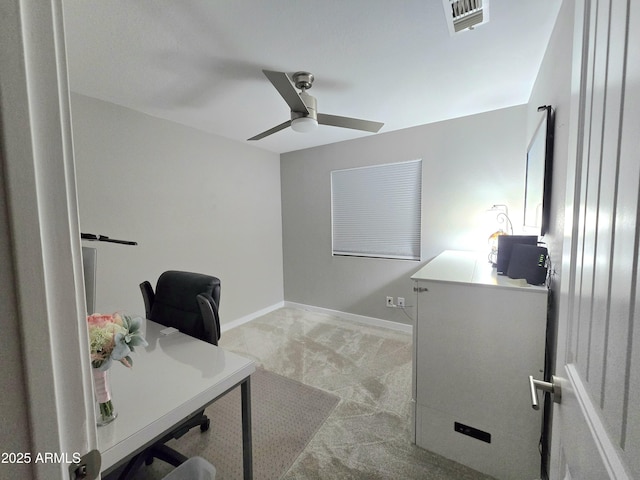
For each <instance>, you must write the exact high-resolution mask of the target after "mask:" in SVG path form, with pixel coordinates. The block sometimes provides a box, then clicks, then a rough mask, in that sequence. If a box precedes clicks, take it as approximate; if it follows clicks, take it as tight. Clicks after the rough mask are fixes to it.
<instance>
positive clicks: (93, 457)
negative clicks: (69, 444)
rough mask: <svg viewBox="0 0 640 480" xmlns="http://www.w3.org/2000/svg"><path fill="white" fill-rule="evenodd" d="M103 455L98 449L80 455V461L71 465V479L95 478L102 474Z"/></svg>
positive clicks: (91, 479) (92, 479)
mask: <svg viewBox="0 0 640 480" xmlns="http://www.w3.org/2000/svg"><path fill="white" fill-rule="evenodd" d="M101 465H102V457H101V456H100V452H99V451H98V450H91V451H90V452H89V453H86V454H85V455H83V456H82V457H80V461H78V462H77V463H72V464H71V465H69V478H70V479H71V480H79V479H86V480H94V479H96V478H98V475H100V466H101Z"/></svg>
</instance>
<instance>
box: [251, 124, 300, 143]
mask: <svg viewBox="0 0 640 480" xmlns="http://www.w3.org/2000/svg"><path fill="white" fill-rule="evenodd" d="M290 125H291V120H287V121H286V122H283V123H281V124H280V125H277V126H275V127H273V128H270V129H269V130H267V131H264V132H262V133H259V134H258V135H256V136H255V137H251V138H248V139H247V140H260V139H261V138H264V137H268V136H269V135H271V134H273V133H276V132H279V131H280V130H284V129H285V128H287V127H288V126H290Z"/></svg>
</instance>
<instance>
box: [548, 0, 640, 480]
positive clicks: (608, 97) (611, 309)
mask: <svg viewBox="0 0 640 480" xmlns="http://www.w3.org/2000/svg"><path fill="white" fill-rule="evenodd" d="M575 3H576V22H575V40H574V65H573V67H574V74H573V83H572V95H573V99H572V112H571V121H572V125H571V129H570V132H571V133H570V136H571V138H570V139H569V140H570V152H569V155H570V159H569V170H568V172H567V173H568V175H567V176H568V178H569V180H568V185H567V210H566V215H567V224H566V227H565V238H566V241H565V245H564V250H563V259H562V277H561V284H562V286H561V292H560V316H559V317H560V318H559V325H558V337H557V357H556V375H557V376H559V377H562V379H563V380H562V388H563V391H562V403H561V404H554V410H553V427H552V447H551V468H550V478H552V479H563V480H564V479H574V480H589V479H594V480H603V479H631V478H640V323H638V325H634V323H635V320H636V319H637V318H640V303H638V301H639V300H640V297H639V296H638V293H640V290H639V287H640V283H639V282H638V280H640V279H639V278H638V273H639V269H638V262H639V259H640V255H639V251H638V249H639V247H640V245H639V239H640V228H639V227H640V225H639V222H638V213H639V211H638V203H639V201H640V195H639V186H640V2H638V1H636V0H576V2H575ZM572 148H575V152H572V151H571V149H572ZM573 169H575V178H571V177H573V175H572V172H573Z"/></svg>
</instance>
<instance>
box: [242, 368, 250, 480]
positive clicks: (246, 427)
mask: <svg viewBox="0 0 640 480" xmlns="http://www.w3.org/2000/svg"><path fill="white" fill-rule="evenodd" d="M250 382H251V377H247V379H246V380H245V381H244V382H242V383H241V384H240V393H241V397H242V466H243V468H244V479H245V480H253V452H252V440H251V383H250Z"/></svg>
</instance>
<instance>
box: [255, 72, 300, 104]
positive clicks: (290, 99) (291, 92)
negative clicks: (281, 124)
mask: <svg viewBox="0 0 640 480" xmlns="http://www.w3.org/2000/svg"><path fill="white" fill-rule="evenodd" d="M262 72H263V73H264V74H265V75H266V77H267V78H268V79H269V81H270V82H271V83H272V84H273V86H274V87H276V90H278V93H279V94H280V95H281V96H282V98H284V101H285V102H287V105H289V108H291V111H292V112H299V113H309V109H308V108H307V106H306V105H305V104H304V102H303V101H302V98H300V94H299V93H298V91H297V90H296V87H295V86H294V85H293V83H291V80H290V79H289V76H288V75H287V74H286V73H284V72H273V71H271V70H262Z"/></svg>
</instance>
